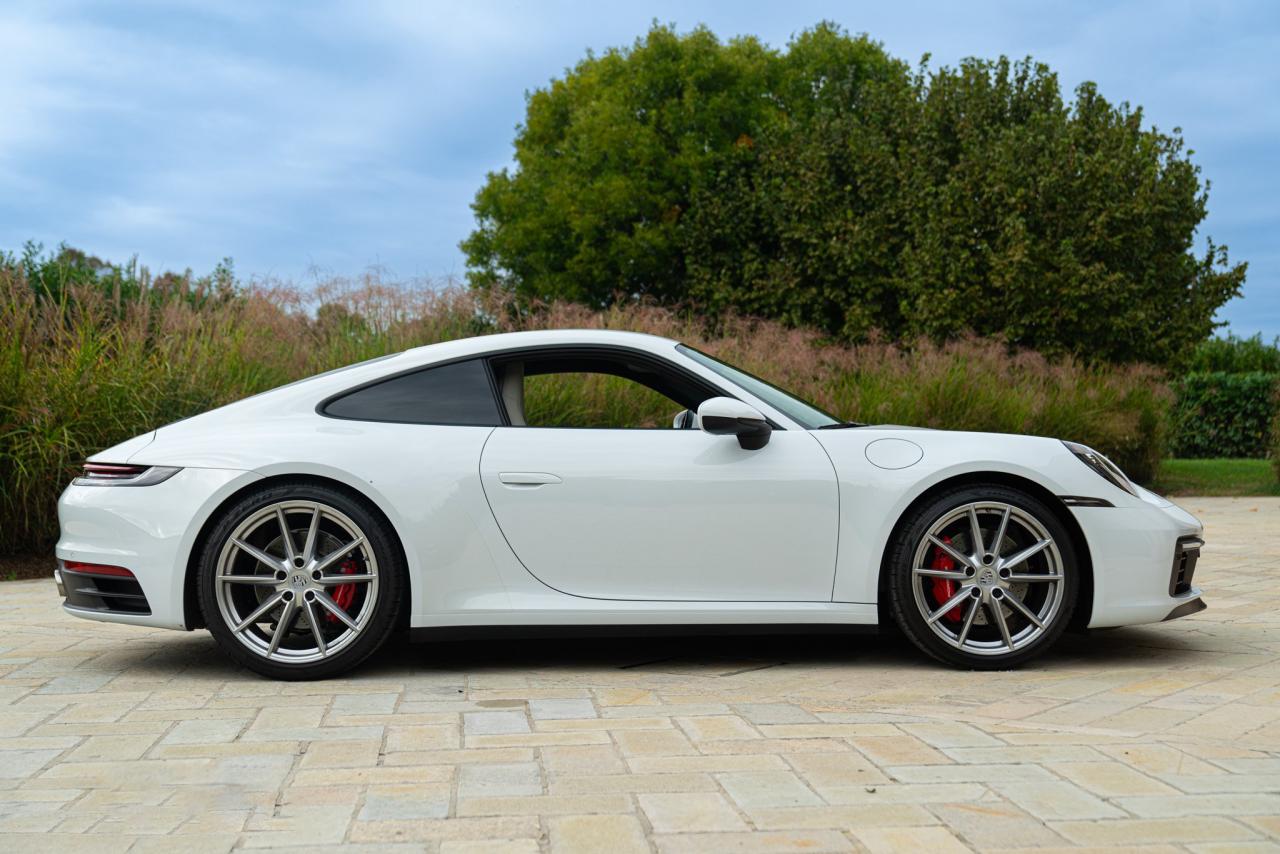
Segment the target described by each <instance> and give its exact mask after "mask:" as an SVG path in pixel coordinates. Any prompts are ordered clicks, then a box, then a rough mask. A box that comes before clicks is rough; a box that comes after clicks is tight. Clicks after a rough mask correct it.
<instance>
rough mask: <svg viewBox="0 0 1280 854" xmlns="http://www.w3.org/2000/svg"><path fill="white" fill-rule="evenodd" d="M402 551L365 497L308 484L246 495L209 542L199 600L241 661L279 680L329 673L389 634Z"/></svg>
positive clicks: (228, 649) (401, 576) (399, 592)
mask: <svg viewBox="0 0 1280 854" xmlns="http://www.w3.org/2000/svg"><path fill="white" fill-rule="evenodd" d="M403 563H404V561H403V558H402V557H401V555H400V551H399V548H398V546H397V545H396V544H395V542H394V540H393V538H392V536H391V534H390V532H389V531H388V530H387V528H386V524H385V522H383V521H382V520H381V519H380V518H379V517H378V516H377V515H376V514H375V513H374V512H373V511H372V508H371V507H370V506H369V505H368V504H366V503H365V502H364V501H361V500H357V499H355V498H353V497H351V496H349V495H347V494H346V493H344V492H341V491H338V490H335V489H332V488H329V487H325V486H321V485H317V484H310V483H297V484H280V485H276V486H271V487H267V488H265V489H263V490H260V491H258V492H256V493H254V494H251V495H249V496H246V497H245V498H244V499H242V500H241V501H239V502H237V503H236V504H235V506H233V507H231V508H229V509H228V510H227V512H226V513H225V514H224V515H223V517H222V518H221V520H220V521H219V523H218V524H217V526H216V527H215V528H214V530H213V532H212V534H211V535H210V537H209V538H208V539H207V541H206V545H205V549H204V552H203V554H202V559H201V564H200V579H199V583H200V603H201V607H202V609H203V612H204V618H205V623H206V625H208V626H209V631H210V632H211V633H212V634H213V636H214V638H215V639H216V640H217V642H218V644H219V646H220V647H221V648H222V649H223V651H224V652H226V653H227V654H228V655H229V656H230V657H231V658H233V659H234V660H235V661H237V662H239V663H240V664H243V665H244V666H245V667H248V668H249V669H250V670H253V671H255V672H257V673H260V674H262V675H264V676H269V677H271V678H275V679H323V678H327V677H330V676H335V675H337V674H339V673H342V672H344V671H346V670H349V669H350V668H352V667H354V666H356V665H357V664H359V663H360V662H361V661H363V660H364V659H365V658H367V657H368V656H370V655H371V654H373V652H374V651H375V650H377V649H378V647H380V646H381V645H382V644H383V643H384V642H385V641H386V639H387V637H388V636H389V635H390V633H391V631H392V629H393V627H394V625H395V621H396V613H397V611H398V609H399V606H400V599H401V596H402V590H403V587H404V567H403Z"/></svg>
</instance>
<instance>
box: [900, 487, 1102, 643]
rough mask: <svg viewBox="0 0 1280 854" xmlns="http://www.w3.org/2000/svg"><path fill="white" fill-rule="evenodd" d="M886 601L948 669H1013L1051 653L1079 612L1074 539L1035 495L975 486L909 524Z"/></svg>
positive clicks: (902, 529)
mask: <svg viewBox="0 0 1280 854" xmlns="http://www.w3.org/2000/svg"><path fill="white" fill-rule="evenodd" d="M891 548H892V552H891V555H890V562H889V571H890V578H889V599H890V604H891V606H892V609H893V613H894V616H895V618H896V620H897V622H898V624H899V625H900V626H901V628H902V630H903V632H904V633H905V634H906V635H907V636H908V637H909V638H911V640H912V641H914V642H915V644H916V645H917V646H919V647H920V648H922V649H923V650H925V651H926V652H928V653H930V654H931V655H933V656H934V657H936V658H939V659H941V660H943V661H946V662H948V663H951V664H961V665H965V666H970V667H982V668H988V667H1010V666H1013V665H1015V664H1018V663H1021V662H1022V661H1025V660H1026V659H1027V658H1030V657H1031V656H1034V655H1036V654H1037V653H1039V652H1041V651H1042V650H1044V649H1045V648H1046V647H1047V646H1049V645H1050V644H1051V643H1052V642H1053V641H1054V640H1055V639H1056V638H1057V637H1058V635H1060V634H1061V633H1062V631H1063V629H1065V628H1066V625H1067V622H1068V620H1069V619H1070V617H1071V612H1072V610H1073V609H1074V607H1075V600H1076V589H1077V583H1078V578H1077V573H1078V568H1077V566H1076V560H1075V550H1074V547H1073V545H1072V542H1071V538H1070V536H1069V534H1068V533H1067V531H1066V530H1065V528H1064V527H1063V525H1062V523H1061V522H1060V521H1059V519H1058V517H1057V516H1056V515H1055V514H1054V513H1053V512H1052V511H1051V510H1050V509H1049V508H1048V507H1045V506H1044V504H1043V503H1042V502H1041V501H1039V500H1038V499H1036V498H1035V497H1033V496H1031V495H1027V494H1025V493H1023V492H1021V491H1019V490H1015V489H1011V488H1008V487H1004V486H997V485H991V486H975V487H965V488H963V489H960V490H957V491H955V492H951V493H949V494H947V495H943V496H940V497H939V498H938V499H936V500H935V501H932V502H930V503H929V504H928V505H927V506H925V507H921V508H919V510H918V511H916V512H915V513H913V514H912V515H911V516H910V517H909V518H907V519H904V520H903V523H902V525H901V526H900V527H899V529H898V533H897V537H896V539H895V542H894V544H893V545H892V546H891Z"/></svg>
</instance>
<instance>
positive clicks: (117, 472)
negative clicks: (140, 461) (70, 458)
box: [73, 463, 182, 486]
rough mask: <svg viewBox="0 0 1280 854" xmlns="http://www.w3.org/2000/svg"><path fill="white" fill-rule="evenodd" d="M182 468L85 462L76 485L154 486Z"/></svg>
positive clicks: (75, 481)
mask: <svg viewBox="0 0 1280 854" xmlns="http://www.w3.org/2000/svg"><path fill="white" fill-rule="evenodd" d="M181 470H182V469H179V468H174V467H173V466H132V465H126V464H124V463H85V464H84V471H83V472H82V473H81V475H80V476H79V477H77V478H76V479H75V480H74V481H73V482H74V483H75V485H76V486H154V485H155V484H157V483H163V482H164V481H166V480H168V479H169V478H171V477H173V476H174V475H175V474H177V473H178V472H180V471H181Z"/></svg>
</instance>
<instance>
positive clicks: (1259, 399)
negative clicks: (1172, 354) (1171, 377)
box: [1172, 371, 1280, 459]
mask: <svg viewBox="0 0 1280 854" xmlns="http://www.w3.org/2000/svg"><path fill="white" fill-rule="evenodd" d="M1278 380H1280V374H1276V373H1268V372H1264V371H1249V372H1247V373H1228V372H1226V371H1200V372H1194V373H1190V374H1187V375H1186V376H1184V377H1182V379H1180V380H1178V382H1177V383H1176V385H1175V389H1176V393H1177V402H1176V404H1175V406H1174V411H1173V425H1174V431H1173V436H1174V439H1173V443H1172V445H1173V455H1174V456H1175V457H1188V458H1192V459H1197V458H1212V457H1252V458H1261V457H1266V456H1268V454H1269V452H1270V447H1271V422H1272V421H1273V419H1274V418H1275V415H1276V410H1275V400H1276V388H1277V381H1278Z"/></svg>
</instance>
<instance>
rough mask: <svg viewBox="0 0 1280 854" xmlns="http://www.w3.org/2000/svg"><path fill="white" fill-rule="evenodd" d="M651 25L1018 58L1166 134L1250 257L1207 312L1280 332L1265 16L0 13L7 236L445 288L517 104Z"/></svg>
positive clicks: (312, 9)
mask: <svg viewBox="0 0 1280 854" xmlns="http://www.w3.org/2000/svg"><path fill="white" fill-rule="evenodd" d="M654 19H657V20H658V21H661V22H664V23H668V22H674V23H675V24H676V25H677V26H678V27H679V28H680V29H682V30H687V29H689V28H692V27H693V26H695V25H696V24H699V23H705V24H707V25H709V26H710V27H711V28H712V29H713V30H714V31H715V32H716V33H717V34H719V35H720V36H722V37H726V38H727V37H729V36H732V35H735V34H745V33H750V34H755V35H758V36H760V37H761V38H763V39H764V40H765V41H767V42H769V43H770V44H773V45H777V46H782V45H785V43H786V42H787V40H788V39H789V37H790V36H791V35H792V34H793V33H796V32H798V31H799V30H802V29H805V28H807V27H809V26H812V25H813V24H814V23H816V22H818V21H820V20H824V19H826V20H832V21H835V22H837V23H839V24H841V25H842V26H844V27H846V28H847V29H849V30H850V31H853V32H867V33H869V34H870V35H871V36H872V37H873V38H876V39H878V40H880V41H882V42H884V44H885V47H886V48H887V49H888V51H889V52H890V53H892V54H893V55H895V56H898V57H901V58H903V59H907V60H910V61H913V62H914V61H915V60H917V59H919V57H920V56H921V55H922V54H924V53H926V52H927V53H930V54H932V56H933V57H934V58H933V60H932V62H933V64H935V65H939V64H948V65H949V64H954V63H956V62H957V61H958V60H960V59H961V58H962V57H965V56H983V57H994V56H997V55H999V54H1007V55H1010V56H1013V57H1021V56H1025V55H1028V54H1029V55H1031V56H1034V57H1035V58H1037V59H1039V60H1042V61H1045V62H1048V63H1049V64H1050V65H1051V66H1052V67H1053V68H1054V69H1055V70H1056V71H1058V72H1059V74H1060V77H1061V80H1062V83H1063V85H1064V88H1066V89H1068V90H1070V89H1072V88H1074V87H1075V85H1076V84H1078V83H1079V82H1080V81H1082V80H1086V79H1089V80H1095V81H1097V83H1098V84H1099V87H1100V89H1101V91H1102V93H1103V94H1104V95H1105V96H1106V97H1107V98H1109V99H1111V100H1113V101H1123V100H1127V101H1129V102H1130V103H1133V104H1140V105H1142V106H1143V107H1144V108H1145V110H1146V115H1147V119H1148V122H1149V123H1153V124H1155V125H1156V126H1158V127H1160V128H1162V129H1168V128H1172V127H1175V126H1180V127H1181V128H1182V129H1183V133H1184V135H1185V137H1186V139H1187V142H1188V145H1189V147H1190V148H1192V149H1193V150H1194V151H1195V156H1194V160H1195V162H1196V163H1198V164H1200V165H1201V166H1202V167H1203V170H1204V176H1205V177H1207V178H1208V179H1209V180H1210V181H1211V182H1212V189H1211V191H1210V200H1209V209H1210V217H1209V219H1208V220H1207V222H1206V223H1205V224H1204V225H1203V226H1202V231H1201V235H1200V241H1201V244H1203V239H1204V237H1205V235H1211V236H1212V237H1213V239H1214V240H1215V241H1217V242H1219V243H1225V244H1227V245H1228V246H1229V247H1230V250H1231V255H1232V258H1233V260H1245V261H1248V262H1249V276H1248V281H1247V283H1246V285H1245V296H1244V298H1243V299H1237V300H1235V301H1233V302H1232V303H1230V304H1229V305H1228V306H1227V307H1226V308H1225V309H1224V310H1223V311H1222V312H1221V317H1222V318H1223V319H1225V320H1228V321H1229V322H1230V324H1231V328H1232V330H1234V331H1236V332H1239V333H1242V334H1252V333H1254V332H1262V333H1263V334H1264V335H1265V336H1266V337H1267V338H1272V337H1274V336H1277V335H1280V246H1278V245H1277V242H1278V241H1277V236H1278V235H1280V4H1275V3H1271V2H1265V0H1264V2H1254V3H1248V2H1240V3H1217V4H1214V3H1204V2H1199V3H1194V2H1166V3H1151V2H1119V3H1071V4H1066V3H1060V4H1048V3H1031V2H990V3H983V2H974V3H955V2H950V0H896V2H893V3H884V2H874V3H873V2H844V3H823V2H804V0H790V2H786V3H777V2H769V3H754V4H753V3H750V2H726V3H705V2H665V0H664V1H663V2H643V3H642V2H634V0H632V2H627V3H619V4H608V3H569V2H540V3H526V2H509V3H486V2H465V3H459V2H449V3H439V4H436V3H426V2H423V3H397V2H378V0H372V2H359V3H357V2H350V3H345V4H337V3H334V4H330V3H302V2H298V3H272V2H245V3H233V2H226V0H218V2H213V0H210V2H207V3H181V2H167V3H159V2H132V3H66V2H57V0H46V2H35V3H23V2H17V3H14V2H7V3H5V4H3V5H2V6H0V248H4V249H10V250H12V249H17V248H19V247H20V246H21V244H22V242H23V241H25V240H28V239H34V240H38V241H43V242H44V243H46V244H49V245H53V244H56V243H58V242H61V241H66V242H68V243H70V244H72V245H74V246H77V247H80V248H83V249H85V250H87V251H89V252H92V253H95V254H98V255H101V256H104V257H108V258H111V259H116V260H120V259H126V258H128V257H130V256H132V255H135V254H136V255H138V256H139V258H140V260H141V261H142V263H144V264H147V265H149V266H151V267H152V268H153V269H160V268H176V269H181V268H185V267H191V268H193V269H195V270H196V271H197V272H207V271H208V270H209V269H211V268H212V267H213V265H214V264H215V263H216V262H217V261H218V260H219V259H220V258H222V257H223V256H227V255H229V256H231V257H233V258H234V259H235V263H236V268H237V271H238V272H239V273H241V274H242V275H245V276H274V277H278V278H284V279H292V280H294V281H298V282H306V281H308V280H309V277H310V276H312V275H314V273H315V271H320V272H322V273H335V274H353V273H358V272H360V271H362V270H364V269H365V268H367V267H368V266H370V265H379V266H382V267H383V268H385V269H386V270H387V271H389V273H390V274H391V275H393V276H395V277H398V278H414V277H430V278H442V277H448V276H454V277H459V278H460V277H461V276H462V275H463V274H464V272H465V267H464V262H463V259H462V255H461V253H460V252H459V251H458V249H457V244H458V241H459V240H460V239H462V238H463V237H464V236H466V234H467V233H468V232H469V230H470V228H471V225H472V218H471V212H470V208H469V203H470V201H471V199H472V197H473V195H474V193H475V191H476V189H477V188H478V187H479V186H480V184H481V182H482V181H483V179H484V175H485V173H486V172H487V171H489V170H491V169H495V168H500V167H502V166H504V165H506V164H507V163H508V162H509V160H510V156H511V139H512V136H513V129H514V126H515V125H516V124H517V123H518V122H519V121H520V120H521V118H522V116H523V109H524V92H525V91H526V90H528V89H533V88H536V87H540V86H542V85H545V84H546V82H547V81H548V80H550V79H551V78H552V77H555V76H558V75H559V74H561V73H562V72H563V70H564V69H565V67H567V66H570V65H572V64H574V63H575V62H576V61H577V60H578V59H579V58H581V57H582V56H583V54H584V53H585V51H586V50H587V49H588V48H591V49H595V50H597V51H599V50H602V49H604V48H607V47H610V46H614V45H624V44H630V43H631V42H632V41H633V40H634V39H635V38H636V36H637V35H639V34H641V33H643V32H644V31H645V30H646V29H647V28H648V26H649V24H650V22H651V21H653V20H654Z"/></svg>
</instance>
